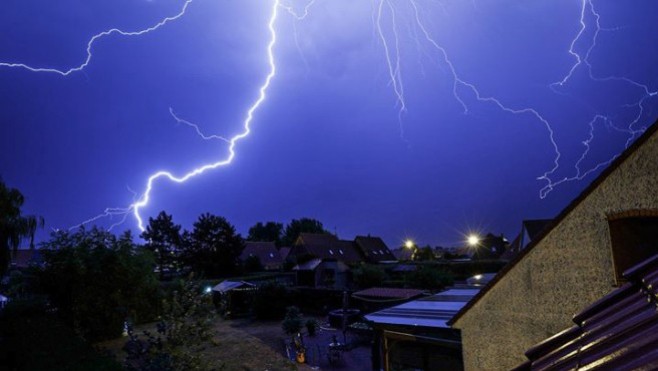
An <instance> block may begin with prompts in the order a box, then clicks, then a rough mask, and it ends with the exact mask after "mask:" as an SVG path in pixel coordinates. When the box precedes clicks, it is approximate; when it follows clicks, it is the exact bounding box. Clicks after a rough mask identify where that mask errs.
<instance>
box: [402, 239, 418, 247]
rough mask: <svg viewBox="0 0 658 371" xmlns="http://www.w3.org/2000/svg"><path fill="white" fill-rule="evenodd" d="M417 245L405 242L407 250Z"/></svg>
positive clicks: (409, 241)
mask: <svg viewBox="0 0 658 371" xmlns="http://www.w3.org/2000/svg"><path fill="white" fill-rule="evenodd" d="M415 245H416V244H415V243H414V241H412V240H406V241H404V247H406V248H407V249H412V248H413V247H414V246H415Z"/></svg>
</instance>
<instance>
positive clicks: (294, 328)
mask: <svg viewBox="0 0 658 371" xmlns="http://www.w3.org/2000/svg"><path fill="white" fill-rule="evenodd" d="M281 327H282V328H283V332H285V333H286V334H288V335H293V334H296V333H298V332H299V331H301V329H302V314H301V312H300V311H299V308H297V307H294V306H293V307H288V308H286V316H285V318H284V319H283V322H282V323H281Z"/></svg>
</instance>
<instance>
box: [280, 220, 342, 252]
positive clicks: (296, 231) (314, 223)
mask: <svg viewBox="0 0 658 371" xmlns="http://www.w3.org/2000/svg"><path fill="white" fill-rule="evenodd" d="M301 233H325V234H330V232H329V231H326V230H325V229H324V226H322V223H321V222H320V221H319V220H316V219H311V218H301V219H293V220H291V221H290V223H289V224H288V225H287V226H286V231H285V233H284V235H283V239H282V241H281V243H282V246H292V245H293V244H294V243H295V241H296V240H297V238H298V237H299V235H300V234H301Z"/></svg>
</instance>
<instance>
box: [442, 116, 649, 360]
mask: <svg viewBox="0 0 658 371" xmlns="http://www.w3.org/2000/svg"><path fill="white" fill-rule="evenodd" d="M655 253H658V124H654V125H653V126H651V127H650V128H649V129H647V130H646V132H645V133H644V134H643V135H642V136H641V137H640V138H638V139H637V140H636V141H635V143H633V144H632V145H631V146H630V147H629V148H628V149H627V150H626V151H624V152H623V153H622V154H621V155H620V156H618V157H617V158H616V159H615V160H614V161H613V162H612V163H611V164H610V165H609V166H608V167H607V168H606V169H605V170H604V171H603V172H602V173H601V174H600V175H599V176H598V177H597V178H596V179H595V180H594V181H593V182H592V183H591V184H590V185H589V186H588V187H587V188H586V189H585V190H584V191H583V192H582V193H581V194H580V195H579V196H578V197H577V198H576V199H575V200H574V201H573V202H571V203H570V204H569V205H568V206H567V207H566V208H565V209H564V210H563V211H562V212H561V213H560V214H559V215H558V216H557V217H556V218H555V219H554V220H553V221H552V222H551V223H550V225H549V226H547V227H546V228H544V229H543V231H542V232H540V233H539V234H538V235H537V236H536V237H535V239H534V240H532V242H530V243H529V244H528V246H527V247H526V248H525V249H522V250H521V251H520V252H519V254H518V255H517V256H516V257H515V258H514V259H513V260H512V261H511V262H510V263H509V264H508V265H506V266H505V267H504V268H503V269H502V270H501V271H500V272H499V273H498V275H496V276H495V277H494V279H493V280H492V281H491V282H490V283H489V284H488V285H486V286H485V287H484V288H483V289H482V291H480V292H479V293H478V294H477V295H476V296H475V297H474V298H473V299H472V300H471V301H470V302H469V303H468V304H467V305H466V306H465V307H464V308H462V309H461V310H460V311H459V312H458V313H457V315H456V316H455V317H454V318H453V319H452V320H451V325H452V326H453V327H454V328H455V329H460V330H461V338H462V343H463V351H464V365H465V368H466V369H467V370H483V369H486V370H502V369H510V368H513V367H515V366H517V365H519V364H521V363H522V362H524V361H525V360H526V358H525V357H524V352H525V350H526V349H528V348H530V347H531V346H533V345H534V344H537V343H538V342H540V341H541V340H542V339H545V338H546V337H548V336H551V335H552V334H555V333H557V332H559V331H561V330H562V329H564V328H566V327H568V326H570V324H571V320H572V316H573V313H578V312H580V311H582V310H583V309H584V308H585V307H586V306H587V305H589V303H591V302H593V301H594V300H596V299H598V298H600V297H601V296H603V295H606V294H608V293H609V292H610V291H611V290H613V289H614V288H615V287H619V286H620V285H622V284H623V283H624V282H625V280H624V278H623V276H622V275H621V272H623V271H624V270H626V269H628V268H629V267H631V266H633V265H634V264H637V263H638V262H641V261H642V260H644V259H646V258H648V257H649V256H651V255H653V254H655ZM483 339H486V341H482V340H483Z"/></svg>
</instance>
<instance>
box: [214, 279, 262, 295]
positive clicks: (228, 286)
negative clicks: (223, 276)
mask: <svg viewBox="0 0 658 371" xmlns="http://www.w3.org/2000/svg"><path fill="white" fill-rule="evenodd" d="M255 287H256V285H254V284H253V283H249V282H245V281H229V280H225V281H222V282H220V283H219V284H218V285H216V286H215V287H213V288H212V290H213V291H218V292H221V293H225V292H228V291H231V290H236V289H247V288H248V289H252V288H255Z"/></svg>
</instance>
